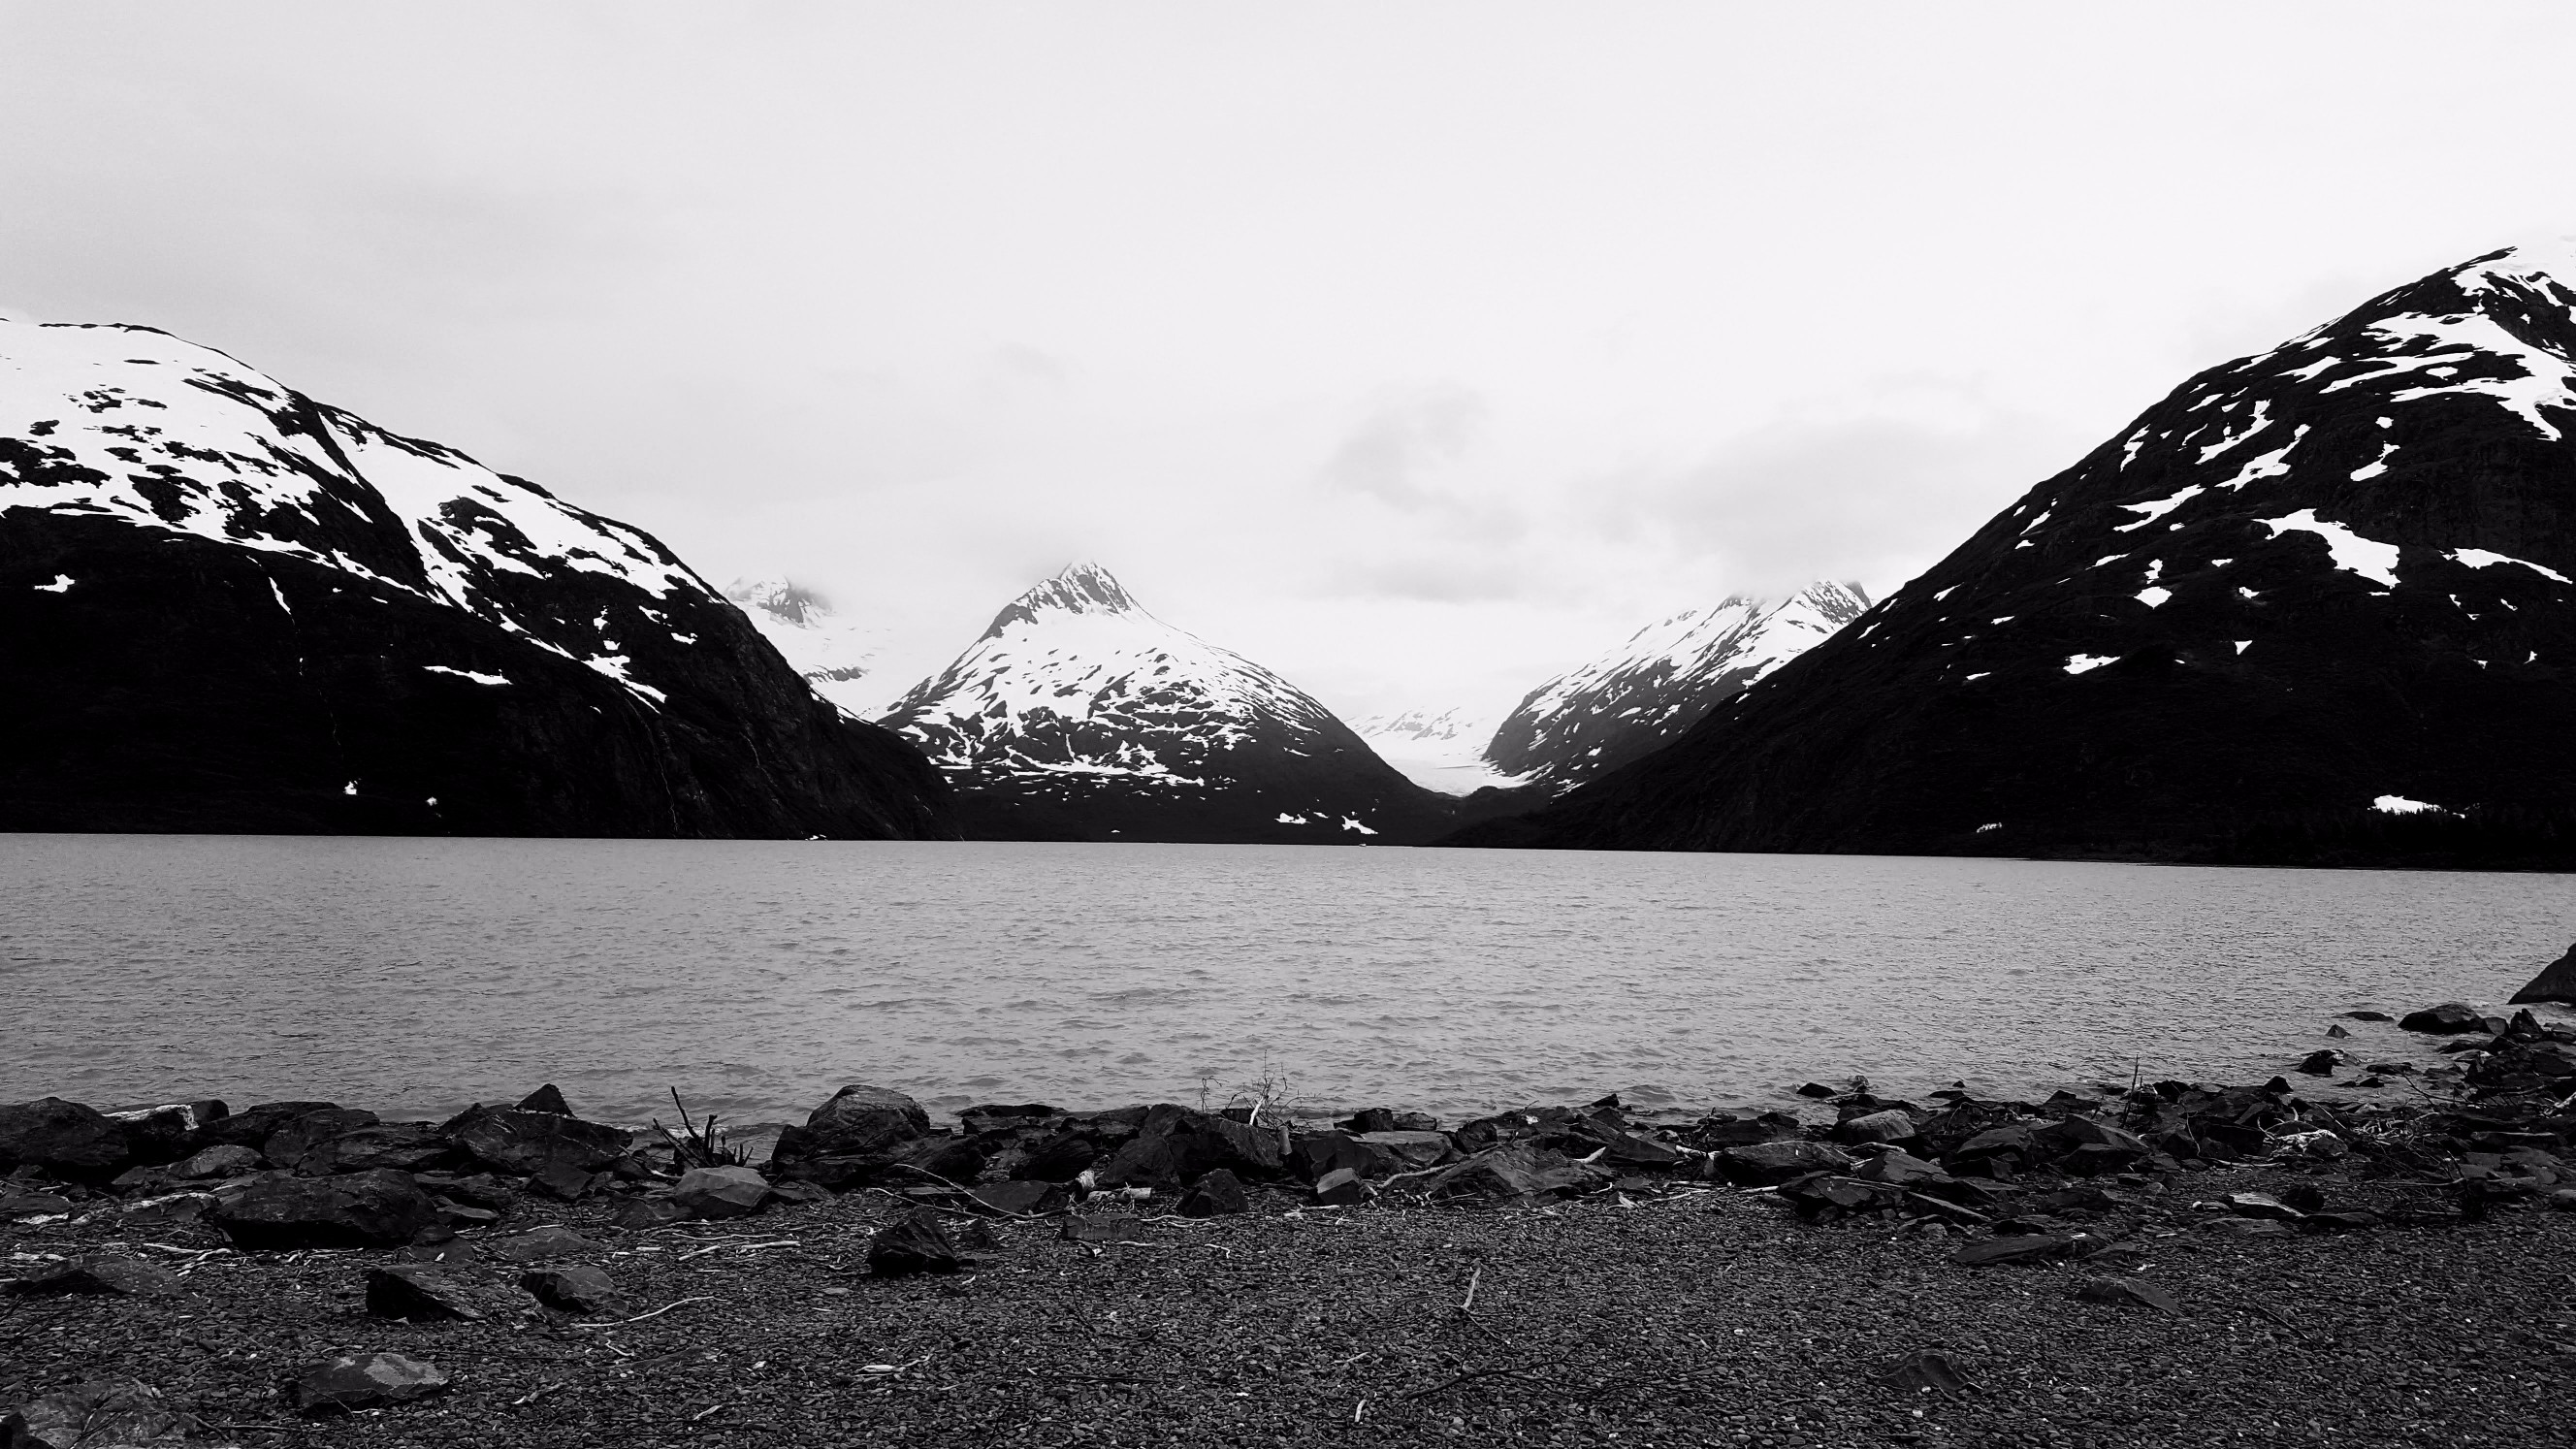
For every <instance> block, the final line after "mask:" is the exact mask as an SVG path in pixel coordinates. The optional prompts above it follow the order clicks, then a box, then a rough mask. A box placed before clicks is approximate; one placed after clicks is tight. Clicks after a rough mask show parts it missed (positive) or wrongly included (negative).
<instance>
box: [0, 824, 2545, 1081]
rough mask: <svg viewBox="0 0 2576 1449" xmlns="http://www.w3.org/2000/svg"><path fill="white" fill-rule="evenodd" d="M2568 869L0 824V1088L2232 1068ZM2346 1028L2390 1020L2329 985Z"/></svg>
mask: <svg viewBox="0 0 2576 1449" xmlns="http://www.w3.org/2000/svg"><path fill="white" fill-rule="evenodd" d="M2571 938H2576V878H2571V877H2566V876H2551V875H2462V874H2432V873H2399V872H2326V871H2257V870H2199V869H2174V868H2163V867H2146V866H2125V865H2090V864H2057V863H2032V862H2018V861H1988V860H1927V859H1912V858H1898V857H1824V856H1761V855H1649V854H1589V853H1566V852H1543V853H1542V852H1515V851H1434V850H1391V849H1320V848H1298V847H1266V846H1242V847H1210V846H1160V845H1018V844H963V845H961V844H852V843H820V842H816V843H786V842H737V841H727V842H695V841H678V842H675V841H550V840H371V839H315V838H287V837H247V838H244V837H173V836H30V835H19V836H0V1020H5V1023H6V1028H7V1029H6V1032H5V1042H6V1045H5V1048H0V1101H6V1100H18V1099H23V1098H27V1097H33V1096H40V1095H44V1094H47V1093H54V1094H59V1095H63V1096H67V1097H72V1098H76V1099H80V1100H85V1101H90V1102H94V1103H98V1104H101V1105H110V1104H125V1103H133V1102H141V1101H160V1100H171V1099H175V1098H186V1097H193V1096H205V1095H216V1096H222V1097H224V1098H226V1099H227V1100H229V1101H231V1102H233V1103H234V1104H235V1105H236V1106H239V1105H243V1104H246V1103H249V1102H252V1101H259V1100H269V1099H275V1098H281V1097H290V1096H302V1097H322V1098H330V1099H335V1100H338V1101H341V1102H345V1103H349V1104H351V1105H357V1106H366V1107H370V1108H373V1109H375V1110H377V1111H380V1112H384V1113H386V1114H387V1115H389V1116H391V1115H406V1116H434V1115H441V1114H444V1113H447V1112H450V1111H453V1110H455V1109H457V1108H460V1107H462V1106H464V1105H465V1104H466V1103H467V1102H469V1101H473V1100H477V1099H481V1100H508V1099H515V1098H516V1097H517V1096H519V1095H520V1094H522V1093H525V1092H526V1091H528V1090H529V1089H531V1088H533V1087H534V1086H536V1085H537V1084H538V1083H540V1082H547V1081H552V1082H556V1083H560V1084H561V1085H562V1086H563V1088H564V1090H565V1092H566V1093H567V1094H568V1095H569V1096H570V1097H571V1098H572V1100H573V1105H574V1106H575V1108H576V1109H578V1110H581V1111H582V1112H584V1113H585V1114H586V1115H591V1116H596V1117H602V1118H607V1119H610V1120H616V1121H626V1122H636V1123H640V1122H642V1121H643V1120H645V1119H646V1118H648V1117H652V1116H655V1115H659V1116H662V1117H663V1118H664V1119H665V1120H669V1118H670V1111H669V1108H670V1098H669V1095H668V1092H669V1089H671V1088H677V1089H679V1091H680V1092H681V1093H682V1095H683V1096H685V1097H686V1098H687V1099H688V1101H689V1104H690V1106H691V1108H692V1110H697V1109H700V1108H704V1109H711V1110H714V1111H717V1112H721V1113H723V1114H724V1115H725V1116H727V1117H728V1118H731V1119H734V1120H736V1121H738V1122H741V1123H744V1124H746V1125H749V1124H752V1123H756V1122H763V1121H766V1122H776V1121H780V1120H786V1119H790V1118H794V1119H799V1120H801V1118H802V1116H803V1114H804V1113H805V1112H806V1111H807V1110H809V1109H811V1108H812V1106H813V1105H814V1104H815V1103H817V1102H819V1101H821V1100H822V1099H823V1098H824V1097H826V1096H828V1095H830V1094H831V1092H832V1091H833V1090H834V1089H835V1088H836V1087H838V1086H839V1085H841V1084H843V1083H846V1082H872V1083H877V1084H880V1085H884V1086H891V1087H896V1088H899V1089H901V1090H904V1091H907V1092H910V1093H912V1094H913V1095H914V1096H916V1097H919V1098H920V1099H922V1100H923V1101H924V1102H925V1103H926V1104H929V1105H931V1106H932V1107H933V1108H934V1109H941V1108H945V1109H954V1108H956V1107H960V1106H964V1105H967V1104H969V1103H972V1102H978V1101H1047V1102H1053V1103H1056V1104H1058V1105H1063V1106H1074V1107H1100V1106H1114V1105H1119V1104H1123V1103H1127V1102H1134V1101H1145V1100H1159V1099H1170V1100H1179V1101H1190V1102H1194V1101H1196V1100H1198V1094H1199V1091H1200V1087H1201V1084H1202V1082H1203V1081H1204V1082H1206V1083H1207V1084H1208V1085H1209V1088H1210V1095H1211V1098H1212V1099H1222V1098H1224V1097H1225V1096H1226V1095H1227V1094H1228V1093H1229V1091H1230V1090H1231V1089H1232V1088H1234V1087H1236V1086H1238V1085H1240V1084H1246V1083H1251V1082H1253V1081H1255V1080H1257V1079H1259V1078H1262V1077H1264V1076H1265V1075H1267V1076H1269V1077H1272V1078H1284V1079H1285V1080H1286V1082H1287V1083H1288V1085H1289V1091H1290V1093H1291V1097H1292V1100H1293V1101H1294V1102H1295V1103H1296V1105H1299V1106H1301V1107H1306V1108H1315V1109H1322V1108H1349V1107H1355V1106H1361V1105H1368V1104H1372V1103H1384V1104H1389V1105H1395V1106H1407V1107H1420V1108H1424V1109H1427V1110H1430V1111H1433V1112H1437V1113H1439V1114H1441V1115H1442V1116H1443V1117H1444V1118H1454V1117H1457V1116H1459V1115H1462V1114H1466V1113H1471V1112H1479V1111H1486V1110H1492V1109H1496V1108H1499V1107H1503V1106H1510V1105H1515V1104H1520V1103H1525V1102H1533V1101H1569V1100H1588V1099H1590V1098H1592V1097H1595V1096H1598V1095H1600V1094H1602V1093H1604V1092H1609V1091H1614V1090H1615V1091H1619V1092H1622V1093H1624V1094H1625V1095H1626V1096H1627V1097H1628V1098H1629V1100H1630V1101H1631V1102H1632V1103H1633V1104H1639V1105H1654V1106H1676V1107H1690V1108H1698V1107H1704V1106H1710V1105H1731V1104H1746V1103H1775V1104H1776V1103H1781V1102H1784V1101H1788V1100H1793V1099H1790V1098H1788V1097H1787V1096H1786V1092H1787V1089H1788V1088H1791V1087H1794V1086H1795V1085H1797V1084H1798V1083H1799V1082H1801V1081H1804V1080H1807V1079H1810V1078H1819V1079H1824V1080H1828V1081H1838V1080H1840V1079H1842V1078H1845V1077H1848V1076H1850V1075H1851V1074H1853V1073H1855V1072H1865V1073H1867V1074H1868V1075H1869V1076H1870V1077H1871V1078H1872V1079H1873V1080H1874V1081H1875V1082H1876V1083H1877V1084H1878V1085H1879V1087H1880V1088H1881V1090H1888V1089H1894V1090H1897V1091H1904V1092H1919V1091H1923V1090H1926V1089H1929V1088H1932V1087H1937V1086H1942V1085H1946V1084H1948V1083H1949V1082H1950V1081H1952V1080H1953V1079H1962V1078H1963V1079H1965V1080H1966V1082H1967V1083H1968V1084H1969V1085H1970V1086H1972V1087H1975V1088H1979V1089H1982V1090H1988V1091H1996V1092H2028V1093H2045V1092H2046V1091H2048V1090H2050V1089H2052V1088H2055V1087H2058V1086H2062V1085H2081V1084H2084V1083H2090V1082H2094V1081H2100V1080H2110V1079H2116V1080H2119V1081H2123V1082H2125V1081H2126V1080H2127V1079H2128V1076H2129V1073H2130V1070H2131V1066H2132V1063H2133V1061H2134V1062H2136V1063H2138V1064H2140V1066H2141V1069H2142V1070H2143V1071H2144V1073H2145V1074H2146V1076H2147V1077H2149V1078H2150V1079H2153V1078H2156V1077H2160V1076H2180V1077H2192V1078H2222V1079H2228V1080H2243V1079H2256V1080H2259V1079H2260V1078H2262V1077H2265V1076H2269V1075H2270V1074H2271V1073H2273V1072H2275V1071H2278V1070H2280V1069H2282V1068H2283V1067H2285V1066H2287V1065H2288V1064H2289V1063H2290V1062H2291V1061H2294V1060H2296V1059H2297V1058H2298V1057H2299V1056H2300V1055H2303V1054H2304V1053H2306V1052H2308V1051H2310V1050H2313V1049H2315V1048H2316V1047H2319V1046H2322V1045H2326V1044H2327V1043H2326V1041H2325V1040H2324V1038H2323V1036H2322V1033H2323V1030H2324V1028H2325V1026H2326V1024H2327V1022H2328V1021H2329V1020H2330V1019H2331V1018H2332V1017H2333V1015H2334V1014H2335V1013H2336V1012H2339V1011H2343V1010H2347V1009H2350V1008H2354V1007H2376V1008H2378V1009H2381V1010H2385V1011H2391V1012H2403V1011H2406V1010H2408V1009H2411V1008H2413V1007H2417V1006H2423V1005H2430V1004H2432V1003H2434V1002H2436V1001H2442V1000H2448V999H2464V1000H2470V1001H2477V1002H2481V1003H2491V1002H2497V1001H2501V1000H2502V999H2504V998H2505V997H2506V996H2508V995H2510V994H2511V993H2512V992H2513V991H2514V990H2515V988H2517V987H2519V986H2520V985H2521V984H2522V983H2523V982H2524V981H2525V980H2527V979H2528V978H2529V977H2530V976H2531V974H2532V973H2533V972H2535V971H2537V970H2538V969H2539V968H2540V966H2542V965H2543V964H2545V963H2546V962H2548V961H2549V960H2551V959H2552V958H2554V957H2556V956H2557V955H2558V954H2559V953H2560V952H2562V951H2564V950H2565V949H2567V945H2568V942H2569V941H2570V939H2571ZM2355 1031H2356V1033H2357V1035H2356V1038H2355V1039H2354V1040H2353V1041H2352V1042H2349V1043H2346V1045H2348V1046H2350V1047H2352V1048H2354V1049H2356V1050H2358V1051H2360V1052H2362V1053H2364V1054H2365V1055H2366V1056H2367V1057H2368V1058H2369V1059H2373V1060H2377V1059H2383V1058H2388V1057H2395V1056H2400V1055H2404V1056H2409V1057H2412V1058H2413V1059H2415V1060H2419V1061H2421V1060H2430V1059H2431V1058H2430V1057H2429V1055H2428V1054H2427V1053H2426V1052H2425V1051H2424V1046H2425V1045H2426V1043H2424V1042H2422V1041H2421V1040H2420V1039H2418V1040H2409V1039H2407V1038H2405V1037H2404V1036H2403V1035H2402V1034H2400V1033H2397V1032H2396V1031H2394V1030H2393V1029H2391V1028H2388V1027H2384V1026H2364V1025H2358V1024H2356V1026H2355Z"/></svg>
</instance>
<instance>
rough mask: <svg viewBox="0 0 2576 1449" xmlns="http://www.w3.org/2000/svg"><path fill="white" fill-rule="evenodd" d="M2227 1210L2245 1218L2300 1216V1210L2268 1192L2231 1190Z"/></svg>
mask: <svg viewBox="0 0 2576 1449" xmlns="http://www.w3.org/2000/svg"><path fill="white" fill-rule="evenodd" d="M2227 1210H2228V1211H2229V1212H2232V1213H2234V1214H2236V1215H2237V1216H2238V1217H2243V1218H2281V1219H2289V1218H2295V1217H2297V1216H2299V1210H2298V1209H2297V1208H2294V1207H2292V1206H2290V1205H2289V1204H2288V1203H2285V1202H2283V1201H2281V1200H2280V1199H2279V1198H2277V1197H2274V1196H2272V1195H2271V1194H2270V1193H2268V1192H2231V1193H2229V1194H2228V1195H2227Z"/></svg>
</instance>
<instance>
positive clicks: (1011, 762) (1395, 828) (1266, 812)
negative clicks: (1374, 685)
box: [884, 564, 1446, 844]
mask: <svg viewBox="0 0 2576 1449" xmlns="http://www.w3.org/2000/svg"><path fill="white" fill-rule="evenodd" d="M884 722H885V724H886V725H887V726H888V727H889V728H891V729H894V730H895V731H897V732H898V733H901V734H903V735H906V736H908V737H910V738H911V739H913V740H915V741H916V742H918V743H919V745H920V746H921V748H922V751H923V753H925V754H927V755H929V756H930V758H931V760H932V762H933V763H935V764H937V765H938V766H939V767H940V768H941V769H942V770H944V771H946V772H948V775H949V778H950V781H951V783H952V784H954V785H955V786H956V788H957V790H958V792H959V795H960V808H961V811H962V812H963V818H964V819H965V820H966V822H967V829H968V831H969V833H970V834H971V833H983V834H994V835H1041V836H1065V837H1072V838H1084V839H1104V840H1105V839H1112V838H1115V839H1122V840H1227V841H1306V842H1319V843H1336V844H1358V843H1367V842H1376V843H1394V842H1398V841H1405V840H1413V839H1419V838H1422V837H1423V836H1425V835H1426V834H1428V833H1430V832H1431V831H1433V830H1435V829H1437V828H1438V827H1439V826H1440V825H1441V824H1442V823H1443V822H1444V821H1445V820H1446V814H1445V811H1444V809H1443V807H1442V805H1441V802H1439V801H1437V800H1436V799H1434V798H1433V797H1432V796H1430V795H1429V794H1428V793H1427V792H1425V791H1423V790H1421V789H1419V788H1418V787H1416V786H1414V785H1413V784H1412V783H1410V782H1409V781H1407V780H1406V779H1405V778H1404V777H1403V776H1402V775H1400V774H1398V773H1397V772H1396V771H1394V770H1393V769H1390V768H1389V767H1388V766H1387V765H1386V763H1385V762H1384V761H1382V760H1380V759H1378V757H1377V756H1376V755H1374V754H1372V753H1371V752H1370V750H1369V748H1368V746H1367V745H1365V744H1362V743H1361V742H1360V739H1359V737H1358V736H1357V735H1355V734H1353V733H1352V732H1351V730H1350V727H1349V726H1347V725H1345V724H1343V723H1342V722H1341V721H1340V720H1338V719H1336V718H1334V717H1333V714H1332V711H1330V710H1328V709H1326V708H1324V706H1322V705H1321V704H1318V703H1316V702H1315V700H1314V699H1313V698H1311V697H1310V696H1308V695H1307V694H1306V693H1305V692H1303V691H1302V690H1299V689H1298V688H1297V687H1296V686H1295V685H1293V684H1290V683H1289V682H1288V681H1287V680H1284V679H1282V678H1280V677H1279V676H1278V675H1276V674H1273V673H1271V672H1270V671H1269V670H1267V669H1264V668H1262V667H1261V666H1260V665H1258V664H1255V663H1253V662H1252V661H1251V660H1249V659H1246V658H1244V657H1243V656H1241V655H1239V654H1236V653H1234V652H1233V651H1231V650H1228V649H1223V648H1219V647H1218V646H1216V645H1214V644H1210V643H1208V642H1207V641H1205V640H1203V639H1200V638H1198V637H1196V636H1195V635H1192V634H1188V633H1185V632H1183V631H1182V630H1180V629H1176V628H1174V627H1172V626H1171V625H1169V624H1166V623H1164V622H1163V621H1162V620H1160V619H1157V618H1155V617H1154V616H1153V615H1152V614H1149V613H1147V612H1146V611H1145V609H1144V608H1143V606H1141V605H1139V604H1138V603H1137V602H1136V601H1135V600H1134V599H1133V598H1131V597H1130V596H1129V595H1128V593H1127V591H1126V589H1125V588H1123V587H1121V586H1120V584H1119V583H1118V581H1117V580H1116V579H1114V578H1112V577H1110V576H1109V574H1108V573H1107V571H1105V570H1103V569H1101V568H1099V567H1098V566H1096V565H1092V564H1077V565H1075V566H1074V567H1071V568H1068V569H1066V570H1065V571H1064V572H1063V573H1060V574H1058V575H1056V576H1055V577H1054V578H1051V579H1049V580H1047V581H1046V582H1044V583H1042V584H1039V585H1038V586H1037V587H1035V588H1033V589H1030V590H1029V591H1028V592H1027V593H1025V594H1022V595H1021V596H1020V597H1019V598H1018V599H1017V600H1015V601H1013V602H1012V603H1011V604H1010V605H1009V607H1007V608H1005V609H1003V610H1002V612H1001V613H1000V614H999V615H997V616H995V618H994V620H993V624H992V627H991V628H989V629H987V630H985V631H984V635H983V637H982V638H980V639H978V640H976V641H975V643H974V645H973V646H972V647H970V648H968V649H967V651H966V652H965V653H963V654H961V655H959V656H958V657H957V661H956V662H955V663H953V664H951V665H949V666H948V668H947V669H946V670H944V671H942V672H941V673H939V674H938V675H936V676H934V677H932V678H930V679H927V680H924V681H922V682H921V683H920V684H919V685H916V686H915V687H914V688H913V689H912V690H911V691H910V692H909V693H907V694H906V695H904V697H903V698H902V699H901V700H899V701H898V702H897V703H896V704H895V707H894V709H893V710H892V711H891V712H889V713H888V714H887V715H886V717H885V721H884Z"/></svg>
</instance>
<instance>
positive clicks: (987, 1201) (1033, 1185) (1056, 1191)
mask: <svg viewBox="0 0 2576 1449" xmlns="http://www.w3.org/2000/svg"><path fill="white" fill-rule="evenodd" d="M969 1196H971V1197H973V1198H974V1199H975V1201H977V1202H979V1203H982V1204H983V1205H984V1206H986V1207H988V1208H991V1209H993V1210H994V1211H996V1212H1005V1213H1014V1214H1017V1215H1018V1216H1020V1217H1024V1218H1041V1217H1051V1216H1053V1215H1055V1214H1057V1213H1060V1212H1062V1211H1064V1210H1065V1209H1066V1208H1067V1207H1069V1206H1071V1205H1072V1197H1071V1195H1070V1194H1068V1193H1067V1192H1066V1191H1065V1190H1064V1187H1063V1185H1062V1184H1059V1183H1053V1182H1042V1181H1036V1180H1033V1179H1027V1178H1022V1179H1018V1180H1015V1181H1011V1182H988V1183H986V1184H984V1185H983V1186H982V1187H979V1188H977V1189H975V1190H974V1192H972V1193H971V1194H969Z"/></svg>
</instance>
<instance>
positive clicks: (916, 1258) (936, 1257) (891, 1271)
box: [868, 1207, 966, 1278]
mask: <svg viewBox="0 0 2576 1449" xmlns="http://www.w3.org/2000/svg"><path fill="white" fill-rule="evenodd" d="M964 1266H966V1263H965V1259H964V1258H962V1257H961V1256H960V1255H959V1254H958V1251H957V1244H956V1243H955V1242H953V1241H951V1240H950V1238H949V1236H948V1229H947V1227H946V1225H944V1224H943V1223H941V1222H940V1219H939V1214H937V1213H935V1212H933V1211H931V1210H930V1209H928V1208H919V1207H917V1208H906V1209H904V1210H903V1211H902V1212H901V1213H898V1214H896V1215H895V1217H894V1219H893V1220H892V1221H890V1222H888V1223H887V1224H886V1225H885V1226H884V1227H881V1228H879V1229H877V1231H876V1236H875V1237H874V1238H871V1239H870V1240H869V1242H868V1269H869V1271H871V1272H873V1273H876V1274H877V1275H879V1276H880V1277H886V1278H895V1277H902V1276H904V1275H907V1274H912V1273H954V1272H956V1271H957V1270H958V1269H960V1268H962V1267H964Z"/></svg>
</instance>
